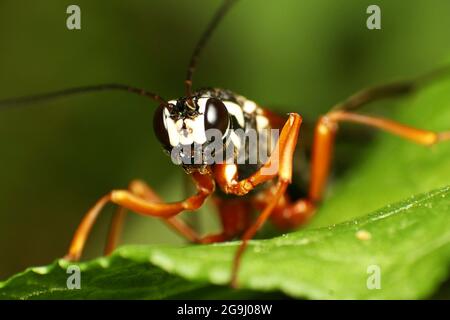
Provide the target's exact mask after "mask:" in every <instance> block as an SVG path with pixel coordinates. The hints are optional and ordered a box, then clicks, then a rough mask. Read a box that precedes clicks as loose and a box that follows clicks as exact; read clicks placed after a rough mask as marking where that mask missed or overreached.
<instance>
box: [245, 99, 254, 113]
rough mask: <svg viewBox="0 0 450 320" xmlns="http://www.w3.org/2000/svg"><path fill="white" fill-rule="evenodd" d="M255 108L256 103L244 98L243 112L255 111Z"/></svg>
mask: <svg viewBox="0 0 450 320" xmlns="http://www.w3.org/2000/svg"><path fill="white" fill-rule="evenodd" d="M256 108H257V105H256V103H254V102H253V101H251V100H245V102H244V107H243V109H244V112H246V113H253V112H255V110H256Z"/></svg>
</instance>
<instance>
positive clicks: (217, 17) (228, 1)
mask: <svg viewBox="0 0 450 320" xmlns="http://www.w3.org/2000/svg"><path fill="white" fill-rule="evenodd" d="M236 1H237V0H224V2H223V3H222V5H221V6H220V7H219V9H217V11H216V13H215V14H214V16H213V18H212V19H211V21H210V22H209V24H208V26H207V27H206V29H205V31H204V32H203V34H202V36H201V37H200V40H199V41H198V42H197V45H196V46H195V48H194V52H193V53H192V56H191V60H190V62H189V67H188V70H187V74H186V80H185V82H184V83H185V89H186V96H187V97H188V106H189V105H190V106H193V104H192V99H191V98H192V76H193V74H194V71H195V69H196V67H197V62H198V58H199V57H200V54H201V53H202V50H203V48H204V47H205V45H206V43H207V42H208V40H209V39H210V38H211V35H212V33H213V31H214V30H215V29H216V27H217V26H218V24H219V23H220V21H221V20H222V18H223V17H224V16H225V14H226V13H227V11H228V9H230V7H231V6H232V5H233V4H234V3H235V2H236Z"/></svg>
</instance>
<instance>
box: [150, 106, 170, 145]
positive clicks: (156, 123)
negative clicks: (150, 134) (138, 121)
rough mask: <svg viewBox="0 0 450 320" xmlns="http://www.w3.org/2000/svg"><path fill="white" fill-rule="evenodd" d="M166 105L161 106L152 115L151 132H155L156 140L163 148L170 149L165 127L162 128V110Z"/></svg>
mask: <svg viewBox="0 0 450 320" xmlns="http://www.w3.org/2000/svg"><path fill="white" fill-rule="evenodd" d="M166 107H167V106H166V105H164V104H161V105H160V106H159V107H158V108H157V109H156V110H155V114H154V115H153V131H154V132H155V135H156V138H158V140H159V142H160V143H161V144H162V145H163V146H164V147H165V148H170V139H169V134H168V132H167V129H166V127H165V126H164V117H165V115H164V110H165V109H166Z"/></svg>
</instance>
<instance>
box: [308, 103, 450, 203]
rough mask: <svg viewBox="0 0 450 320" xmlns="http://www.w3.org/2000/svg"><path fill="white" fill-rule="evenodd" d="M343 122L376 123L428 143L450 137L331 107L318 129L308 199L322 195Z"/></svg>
mask: <svg viewBox="0 0 450 320" xmlns="http://www.w3.org/2000/svg"><path fill="white" fill-rule="evenodd" d="M340 122H353V123H358V124H362V125H366V126H369V127H374V128H377V129H380V130H383V131H387V132H389V133H392V134H394V135H397V136H400V137H402V138H404V139H407V140H410V141H413V142H415V143H419V144H422V145H425V146H430V145H433V144H436V143H439V142H441V141H445V140H450V131H447V132H441V133H437V132H433V131H429V130H422V129H416V128H413V127H409V126H406V125H404V124H401V123H398V122H395V121H392V120H388V119H383V118H378V117H373V116H366V115H361V114H357V113H351V112H347V111H340V110H337V111H331V112H329V113H328V114H326V115H325V116H322V117H321V118H320V119H319V121H318V123H317V125H316V129H315V136H314V143H313V150H312V160H311V161H312V163H311V181H310V187H309V199H310V200H311V201H312V202H313V203H316V202H318V201H320V200H321V199H322V196H323V192H324V189H325V185H326V180H327V177H328V174H329V170H330V163H331V157H332V149H333V144H334V138H335V136H336V132H337V129H338V124H339V123H340Z"/></svg>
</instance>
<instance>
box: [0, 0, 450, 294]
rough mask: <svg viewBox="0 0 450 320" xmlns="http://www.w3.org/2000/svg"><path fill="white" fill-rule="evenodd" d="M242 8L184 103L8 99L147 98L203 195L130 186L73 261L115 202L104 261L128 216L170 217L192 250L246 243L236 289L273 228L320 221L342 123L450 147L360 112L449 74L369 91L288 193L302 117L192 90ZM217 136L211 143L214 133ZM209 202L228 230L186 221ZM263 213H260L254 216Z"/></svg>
mask: <svg viewBox="0 0 450 320" xmlns="http://www.w3.org/2000/svg"><path fill="white" fill-rule="evenodd" d="M235 2H236V0H225V1H224V2H223V4H222V5H221V6H220V7H219V9H218V10H217V11H216V13H215V15H214V16H213V18H212V19H211V21H210V23H209V25H208V26H207V28H206V29H205V31H204V32H203V34H202V36H201V38H200V40H199V41H198V43H197V45H196V46H195V49H194V51H193V54H192V56H191V59H190V62H189V66H188V70H187V75H186V80H185V96H183V97H181V98H179V99H175V100H165V99H164V98H162V97H160V96H159V95H157V94H155V93H152V92H150V91H147V90H144V89H140V88H136V87H132V86H128V85H122V84H101V85H92V86H83V87H76V88H70V89H66V90H61V91H55V92H50V93H46V94H39V95H33V96H27V97H20V98H13V99H7V100H2V101H0V107H9V106H19V105H28V104H31V103H37V102H45V101H48V100H50V99H56V98H61V97H65V96H70V95H75V94H85V93H89V92H98V91H112V90H119V91H126V92H129V93H132V94H137V95H140V96H143V97H146V98H149V99H150V100H152V101H153V102H156V103H157V104H158V107H157V108H156V109H155V112H154V118H153V129H154V133H155V135H156V137H157V139H158V140H159V142H160V143H161V145H162V149H163V150H164V151H165V152H166V153H168V154H169V155H170V156H171V157H172V159H174V158H176V159H177V160H178V162H177V164H178V165H179V166H181V167H182V168H183V169H184V171H185V172H186V174H187V175H189V176H190V177H191V178H192V180H193V183H194V185H195V187H196V193H195V194H193V195H191V196H189V197H187V198H186V199H184V200H181V201H177V202H171V203H168V202H165V201H164V200H163V199H161V198H160V196H159V195H158V194H157V192H156V191H155V190H154V189H153V188H151V187H150V186H149V185H147V184H146V183H145V182H143V181H141V180H135V181H132V182H131V183H130V184H129V186H128V188H127V189H117V190H113V191H111V192H108V193H107V194H105V195H104V196H103V197H101V198H100V199H99V200H98V201H97V202H96V203H95V204H94V206H93V207H91V208H90V209H89V210H88V211H87V213H86V214H85V216H84V218H83V219H82V221H81V223H80V225H79V227H78V228H77V230H76V231H75V234H74V236H73V240H72V242H71V244H70V247H69V250H68V252H67V254H66V256H65V258H66V259H68V260H73V261H75V260H78V259H80V257H81V255H82V252H83V248H84V246H85V243H86V240H87V238H88V236H89V234H90V232H91V229H92V227H93V225H94V223H95V222H96V220H97V217H98V216H99V215H100V213H101V212H102V209H103V208H104V207H105V205H106V204H108V203H113V204H115V205H117V206H118V209H117V211H116V213H115V214H114V216H113V218H112V223H111V227H110V231H109V234H108V238H107V241H106V247H105V254H106V255H108V254H110V253H111V252H112V251H113V250H114V248H115V247H116V245H117V242H118V238H119V235H120V232H121V229H122V225H123V222H124V217H125V214H126V212H127V211H128V210H130V211H133V212H135V213H138V214H141V215H144V216H149V217H156V218H159V219H162V220H163V221H165V222H166V223H167V224H168V225H169V226H171V227H172V228H173V229H175V230H176V231H177V232H178V233H179V234H180V235H182V236H183V237H184V238H186V239H187V240H188V241H189V242H192V243H198V244H209V243H215V242H224V241H229V240H232V239H235V238H238V237H239V238H240V239H241V240H242V241H241V242H240V244H239V246H238V249H237V251H236V253H235V256H234V260H233V264H232V270H231V279H230V282H231V284H232V286H234V287H236V286H237V284H238V282H237V279H238V271H239V266H240V262H241V258H242V256H243V254H244V252H245V248H246V246H247V244H248V241H249V240H250V239H252V238H253V237H254V236H255V234H256V233H257V232H258V230H260V229H261V227H262V226H263V225H264V224H265V223H266V222H267V221H268V220H269V221H270V222H271V223H273V224H274V225H275V226H277V227H279V228H280V229H283V230H285V229H292V228H297V227H299V226H301V225H302V224H304V223H306V222H307V221H308V220H309V219H311V218H312V217H313V215H314V213H315V211H316V208H317V207H318V206H319V205H320V203H321V201H322V199H323V195H324V191H325V188H326V185H327V180H328V177H329V174H330V166H331V161H332V155H333V146H334V143H335V137H336V134H337V133H338V128H339V125H341V124H343V123H356V124H360V125H363V126H368V127H372V128H375V129H379V130H382V131H386V132H389V133H391V134H394V135H397V136H399V137H401V138H404V139H406V140H409V141H412V142H415V143H418V144H422V145H425V146H430V145H434V144H436V143H439V142H442V141H445V140H450V131H446V132H433V131H429V130H424V129H418V128H413V127H411V126H408V125H405V124H401V123H398V122H396V121H393V120H390V119H386V118H381V117H375V116H368V115H364V114H363V113H359V112H357V111H358V110H359V109H360V108H362V107H363V106H365V105H367V104H369V103H371V102H374V101H377V100H382V99H385V98H391V97H399V96H405V95H407V94H410V93H413V92H415V91H416V90H418V89H420V88H421V87H423V86H424V85H426V84H428V83H429V82H430V81H432V80H434V79H436V78H437V77H441V76H443V75H446V74H448V72H449V71H450V69H449V68H442V69H439V70H436V71H434V72H431V73H429V74H426V75H424V76H422V77H418V78H415V79H412V80H407V81H401V82H395V83H390V84H385V85H380V86H375V87H371V88H367V89H363V90H361V91H359V92H357V93H355V94H354V95H352V96H350V97H349V98H348V99H346V100H344V101H343V102H340V103H338V104H336V105H335V106H334V107H332V108H331V109H330V111H329V112H327V113H326V114H324V115H322V116H320V117H319V118H318V119H317V121H316V123H315V126H314V134H313V137H312V147H311V151H310V152H311V153H310V157H309V161H310V163H309V166H308V168H309V173H307V174H306V176H308V180H309V181H308V186H307V191H306V192H305V195H304V196H303V197H301V198H298V199H296V198H294V197H292V196H291V195H290V194H289V192H288V187H289V186H290V185H291V183H292V180H293V169H294V166H295V163H294V162H295V161H294V159H295V158H294V152H295V150H296V148H297V145H298V144H299V143H298V141H299V136H300V129H301V127H302V121H303V120H302V117H301V115H300V114H298V113H296V112H291V113H289V114H287V115H282V114H277V113H275V112H272V111H270V109H268V108H265V107H262V106H261V105H260V104H258V103H256V102H254V101H252V100H249V99H247V98H245V97H244V96H241V95H239V94H236V93H234V92H231V91H229V90H225V89H220V88H204V89H199V90H194V89H193V82H192V80H193V75H194V72H195V70H196V66H197V64H198V60H199V57H200V56H201V53H202V50H203V48H204V47H205V45H206V44H207V42H208V40H209V39H210V37H211V35H212V33H213V31H214V30H215V29H216V27H217V26H218V25H219V23H220V21H221V20H222V19H223V17H224V16H225V14H226V13H227V12H228V11H229V9H230V8H231V7H232V5H233V4H234V3H235ZM268 129H270V130H275V131H276V132H278V135H277V137H275V138H274V139H270V137H269V138H267V136H264V137H263V134H262V132H265V131H264V130H268ZM239 130H240V132H243V134H242V135H238V134H236V132H238V131H239ZM212 131H213V132H214V135H213V137H212V136H211V135H208V133H209V132H212ZM251 132H253V133H254V134H255V135H256V139H259V140H265V141H267V144H266V146H265V147H264V146H261V144H246V139H247V138H248V136H249V135H248V133H251ZM211 146H214V148H211ZM230 146H231V147H230ZM242 146H244V147H243V148H242ZM261 148H263V149H265V150H264V151H268V154H267V157H266V158H265V159H263V158H264V157H256V158H255V159H254V160H255V161H253V162H251V163H250V162H249V161H247V160H249V159H250V158H251V154H252V153H259V151H261V150H260V149H261ZM211 150H212V151H211ZM224 150H231V152H230V155H229V156H226V157H222V156H219V157H217V155H218V154H220V153H221V152H220V151H224ZM239 159H240V160H243V161H239ZM211 160H214V161H211ZM219 160H220V161H219ZM224 160H226V161H224ZM210 197H211V198H212V199H213V203H214V204H215V205H216V207H217V210H218V214H219V218H220V221H221V225H222V230H221V232H219V233H217V234H209V235H206V236H204V235H200V234H199V233H198V231H196V230H195V229H194V228H193V227H192V226H190V225H189V224H188V223H186V222H185V221H184V220H182V219H181V218H180V217H179V214H180V213H182V212H185V211H195V210H197V209H199V208H200V207H201V206H202V205H203V204H204V203H205V201H206V199H207V198H210ZM255 212H258V215H257V216H256V218H254V217H255V215H254V213H255Z"/></svg>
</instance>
